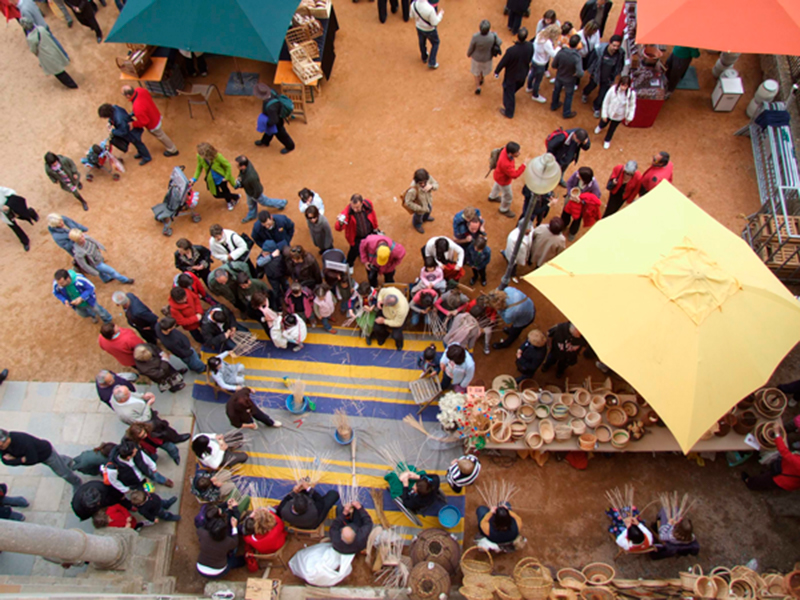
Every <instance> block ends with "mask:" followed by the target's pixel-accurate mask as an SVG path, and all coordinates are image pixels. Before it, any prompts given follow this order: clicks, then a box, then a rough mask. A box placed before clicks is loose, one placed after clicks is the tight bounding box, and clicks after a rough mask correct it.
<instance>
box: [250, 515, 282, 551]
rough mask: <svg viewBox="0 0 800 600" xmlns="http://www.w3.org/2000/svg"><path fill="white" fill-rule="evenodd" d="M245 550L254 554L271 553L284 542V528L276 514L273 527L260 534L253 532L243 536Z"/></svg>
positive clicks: (278, 548)
mask: <svg viewBox="0 0 800 600" xmlns="http://www.w3.org/2000/svg"><path fill="white" fill-rule="evenodd" d="M244 543H245V551H246V552H252V553H254V554H272V553H273V552H277V551H278V550H280V549H281V548H283V545H284V544H285V543H286V529H284V527H283V521H281V519H280V517H278V515H275V527H273V528H272V529H270V530H269V531H268V532H267V533H265V534H264V535H261V536H257V535H255V534H253V535H248V536H246V537H245V538H244Z"/></svg>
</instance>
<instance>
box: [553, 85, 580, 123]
mask: <svg viewBox="0 0 800 600" xmlns="http://www.w3.org/2000/svg"><path fill="white" fill-rule="evenodd" d="M562 88H563V89H564V110H563V112H562V113H561V114H562V115H564V116H565V117H566V116H567V115H568V114H569V113H571V112H572V97H573V96H574V95H575V82H574V81H571V82H569V83H564V82H563V81H561V80H559V79H556V83H555V86H553V99H552V101H551V102H550V110H558V99H559V97H560V96H561V89H562Z"/></svg>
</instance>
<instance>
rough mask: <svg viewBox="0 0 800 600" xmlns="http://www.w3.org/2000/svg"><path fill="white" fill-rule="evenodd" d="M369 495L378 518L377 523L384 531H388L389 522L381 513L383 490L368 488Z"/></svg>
mask: <svg viewBox="0 0 800 600" xmlns="http://www.w3.org/2000/svg"><path fill="white" fill-rule="evenodd" d="M369 495H370V497H371V498H372V503H373V504H374V505H375V515H376V516H377V517H378V523H380V524H381V526H383V527H384V528H386V529H389V527H390V525H389V520H388V519H387V518H386V515H385V514H384V512H383V490H379V489H376V488H370V490H369Z"/></svg>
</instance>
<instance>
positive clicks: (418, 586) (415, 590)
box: [408, 561, 450, 600]
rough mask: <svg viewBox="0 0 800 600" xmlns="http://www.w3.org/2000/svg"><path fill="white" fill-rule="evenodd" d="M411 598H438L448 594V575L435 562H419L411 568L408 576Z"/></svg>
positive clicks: (413, 599) (433, 599)
mask: <svg viewBox="0 0 800 600" xmlns="http://www.w3.org/2000/svg"><path fill="white" fill-rule="evenodd" d="M408 587H409V588H411V594H409V598H411V600H438V598H439V596H440V595H442V594H444V595H445V596H448V595H449V594H450V575H449V574H448V573H447V570H446V569H445V568H444V567H443V566H442V565H439V564H437V563H435V562H430V561H428V562H421V563H418V564H416V565H414V567H412V569H411V573H410V574H409V576H408Z"/></svg>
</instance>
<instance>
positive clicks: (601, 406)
mask: <svg viewBox="0 0 800 600" xmlns="http://www.w3.org/2000/svg"><path fill="white" fill-rule="evenodd" d="M605 409H606V399H605V398H604V397H603V396H600V395H599V394H596V395H594V396H592V400H591V402H589V410H593V411H594V412H597V413H601V412H603V411H604V410H605Z"/></svg>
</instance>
